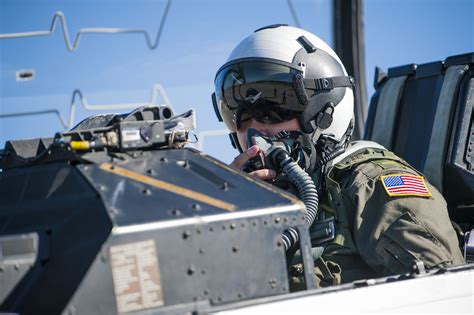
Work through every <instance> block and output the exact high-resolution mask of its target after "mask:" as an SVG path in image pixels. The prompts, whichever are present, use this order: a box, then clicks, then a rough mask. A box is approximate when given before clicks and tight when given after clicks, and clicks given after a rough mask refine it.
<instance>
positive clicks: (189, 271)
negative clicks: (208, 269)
mask: <svg viewBox="0 0 474 315" xmlns="http://www.w3.org/2000/svg"><path fill="white" fill-rule="evenodd" d="M195 271H196V268H195V267H194V266H191V267H189V268H188V275H190V276H192V275H193V274H194V272H195Z"/></svg>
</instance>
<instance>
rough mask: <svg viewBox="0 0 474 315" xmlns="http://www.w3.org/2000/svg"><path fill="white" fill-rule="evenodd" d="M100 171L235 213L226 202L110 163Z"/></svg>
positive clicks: (231, 205) (233, 207)
mask: <svg viewBox="0 0 474 315" xmlns="http://www.w3.org/2000/svg"><path fill="white" fill-rule="evenodd" d="M100 169H101V170H103V171H106V172H110V173H114V174H116V175H120V176H123V177H127V178H130V179H132V180H135V181H137V182H140V183H144V184H147V185H150V186H153V187H157V188H160V189H163V190H166V191H169V192H171V193H173V194H177V195H180V196H183V197H186V198H189V199H193V200H197V201H199V202H203V203H207V204H208V205H211V206H214V207H217V208H220V209H223V210H227V211H234V209H235V205H233V204H230V203H227V202H225V201H222V200H219V199H215V198H213V197H210V196H207V195H204V194H201V193H199V192H196V191H193V190H189V189H186V188H184V187H181V186H177V185H174V184H170V183H167V182H164V181H162V180H159V179H154V178H151V177H148V176H145V175H142V174H140V173H136V172H133V171H130V170H127V169H125V168H122V167H118V166H114V165H112V164H110V163H102V164H101V165H100Z"/></svg>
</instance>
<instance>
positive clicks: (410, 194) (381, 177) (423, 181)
mask: <svg viewBox="0 0 474 315" xmlns="http://www.w3.org/2000/svg"><path fill="white" fill-rule="evenodd" d="M391 176H407V177H414V178H420V179H421V182H422V183H423V186H425V189H426V191H427V193H426V194H423V193H415V192H413V193H408V194H398V193H392V192H390V191H389V190H388V188H387V186H386V185H385V182H384V178H386V177H391ZM380 181H381V182H382V186H383V188H384V189H385V191H386V192H387V194H388V195H389V196H390V197H394V196H420V197H431V196H433V195H432V194H431V193H430V191H429V190H428V187H426V183H425V178H424V177H423V176H416V175H412V174H407V173H405V174H389V175H383V176H380Z"/></svg>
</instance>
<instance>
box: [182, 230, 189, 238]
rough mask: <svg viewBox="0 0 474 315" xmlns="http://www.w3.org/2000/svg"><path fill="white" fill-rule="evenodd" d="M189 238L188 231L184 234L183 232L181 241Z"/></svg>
mask: <svg viewBox="0 0 474 315" xmlns="http://www.w3.org/2000/svg"><path fill="white" fill-rule="evenodd" d="M190 236H191V232H189V231H184V232H183V239H187V238H189V237H190Z"/></svg>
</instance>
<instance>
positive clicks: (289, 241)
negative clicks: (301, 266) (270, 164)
mask: <svg viewBox="0 0 474 315" xmlns="http://www.w3.org/2000/svg"><path fill="white" fill-rule="evenodd" d="M275 153H276V154H275V157H276V158H275V160H276V162H277V163H278V164H279V165H280V166H281V168H282V170H283V172H285V173H286V174H287V175H288V179H289V180H290V181H291V182H292V183H293V185H295V187H296V189H297V191H298V197H299V198H300V199H301V201H302V202H303V203H304V204H305V206H306V214H305V223H306V226H307V227H308V228H309V227H310V226H311V225H312V224H313V222H314V220H315V219H316V216H317V214H318V203H319V199H318V190H317V189H316V185H315V184H314V182H313V180H312V178H311V177H310V176H309V175H308V173H306V172H305V171H304V170H303V169H302V168H301V167H300V166H299V165H298V163H296V162H295V161H293V159H292V158H291V157H290V156H289V155H288V153H287V152H285V151H284V150H278V152H275ZM282 238H283V246H284V248H285V251H287V250H288V249H290V248H291V247H293V245H295V244H296V243H297V242H298V240H299V236H298V232H297V230H296V228H294V227H288V228H286V229H285V231H284V232H283V235H282Z"/></svg>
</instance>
